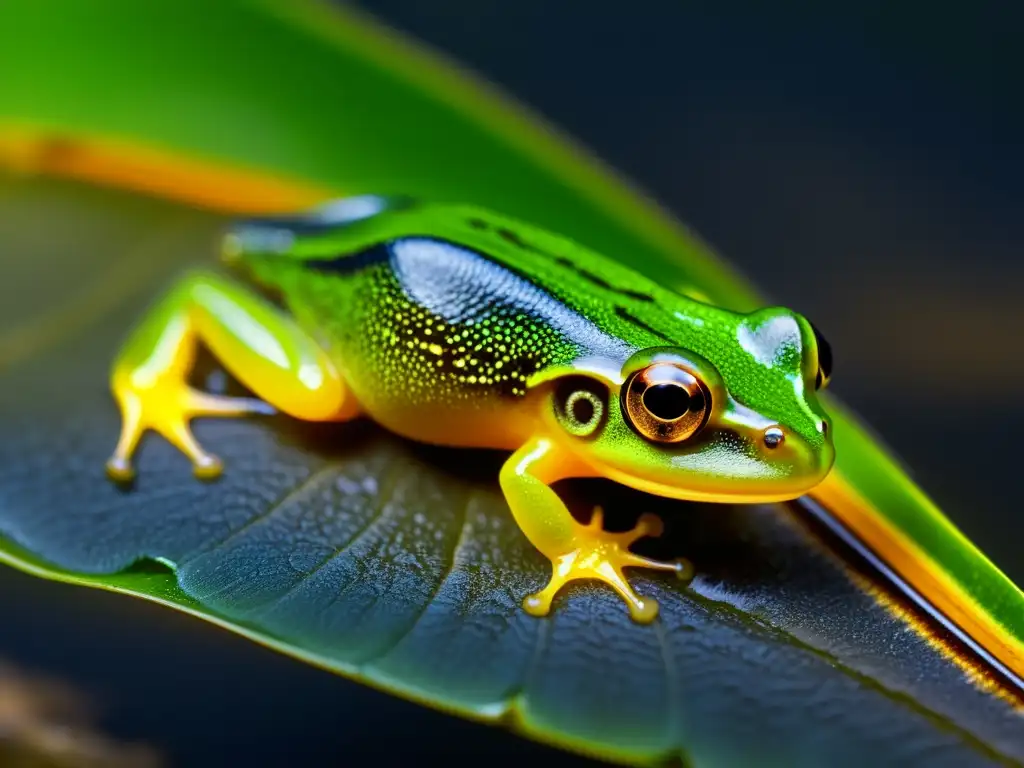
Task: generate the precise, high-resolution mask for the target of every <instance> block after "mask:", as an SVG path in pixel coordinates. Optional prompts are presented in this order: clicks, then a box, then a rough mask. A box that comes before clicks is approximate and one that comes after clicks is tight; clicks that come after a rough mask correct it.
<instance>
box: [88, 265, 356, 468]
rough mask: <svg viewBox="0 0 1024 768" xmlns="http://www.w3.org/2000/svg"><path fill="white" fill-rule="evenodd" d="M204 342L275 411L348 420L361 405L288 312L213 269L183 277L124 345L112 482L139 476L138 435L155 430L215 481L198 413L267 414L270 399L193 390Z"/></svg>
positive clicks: (215, 462)
mask: <svg viewBox="0 0 1024 768" xmlns="http://www.w3.org/2000/svg"><path fill="white" fill-rule="evenodd" d="M198 342H202V343H204V344H205V345H206V346H207V347H208V348H209V349H210V351H211V352H212V353H213V354H214V355H215V356H216V357H217V359H218V360H219V361H220V362H221V363H223V365H224V366H225V368H227V370H228V371H230V372H231V374H232V375H234V376H235V378H237V379H238V380H239V381H240V382H242V383H243V384H244V385H246V386H247V387H248V388H249V389H251V390H252V391H253V392H254V393H255V394H256V395H257V396H258V397H260V398H262V401H265V402H266V403H269V404H270V405H271V406H273V407H274V408H277V409H278V410H281V411H283V412H285V413H288V414H290V415H292V416H295V417H297V418H300V419H305V420H309V421H327V420H342V419H346V418H351V417H353V416H355V415H356V414H357V412H358V407H357V405H356V403H355V401H354V399H353V398H352V397H351V396H350V395H349V394H348V393H347V392H346V388H345V385H344V382H343V381H342V379H341V376H340V375H339V373H338V371H337V370H336V368H335V366H334V365H333V364H332V363H331V361H330V359H329V358H328V357H327V354H326V353H325V352H324V351H323V349H321V347H320V346H319V345H317V344H316V342H314V341H313V340H312V339H310V338H309V337H308V336H307V335H306V334H305V333H304V332H303V331H302V330H301V329H300V328H299V326H298V325H297V324H296V323H295V322H294V321H293V320H292V319H291V318H290V317H288V316H287V315H285V314H284V313H282V312H280V311H279V310H278V309H277V308H275V307H274V306H273V305H272V304H270V303H269V302H267V301H265V300H264V299H263V298H261V297H259V296H257V295H256V294H253V293H252V292H250V291H248V290H247V289H246V288H244V287H243V286H240V285H236V284H235V283H232V282H230V281H228V280H225V279H224V278H221V277H218V276H217V275H213V274H206V273H198V274H193V275H190V276H188V277H186V278H184V279H183V280H181V281H180V282H179V283H178V284H177V285H176V286H175V287H174V288H172V289H171V291H170V292H169V293H168V294H167V295H166V296H164V297H163V299H162V300H161V301H159V302H158V303H157V305H156V306H155V307H153V309H152V310H151V311H150V312H149V314H148V315H147V316H146V317H145V319H144V320H143V321H142V323H141V324H140V325H139V326H138V327H137V328H136V329H135V331H134V332H133V333H132V335H131V336H130V337H129V338H128V340H127V342H126V343H125V345H124V347H123V348H122V349H121V352H120V354H119V355H118V358H117V360H116V361H115V363H114V367H113V371H112V374H111V390H112V392H113V394H114V397H115V399H116V400H117V402H118V405H119V406H120V409H121V417H122V426H121V436H120V439H119V440H118V443H117V447H116V448H115V449H114V453H113V455H112V456H111V457H110V459H109V460H108V461H107V473H108V474H109V475H110V477H111V478H113V479H115V480H126V479H129V478H131V476H132V474H133V470H132V464H131V458H132V454H133V453H134V452H135V448H136V446H137V444H138V442H139V438H140V437H141V436H142V434H143V433H144V432H145V431H146V430H147V429H152V430H154V431H156V432H158V433H160V434H161V435H163V436H164V437H165V438H167V440H169V441H170V442H171V443H173V444H174V445H175V446H177V447H178V448H179V449H180V450H181V451H182V452H183V453H184V454H185V455H186V456H188V458H189V459H191V461H192V465H193V468H194V470H195V473H196V475H197V476H200V477H207V478H208V477H215V476H216V475H218V474H219V473H220V471H221V462H220V460H219V459H217V457H215V456H213V455H211V454H209V453H207V452H206V451H205V450H203V448H202V447H201V446H200V445H199V443H198V442H197V441H196V439H195V437H194V436H193V435H192V431H191V429H190V428H189V421H190V420H191V419H193V418H195V417H197V416H240V415H244V414H248V413H255V412H266V410H267V408H266V405H264V402H261V401H260V400H252V399H249V398H234V397H224V396H219V395H213V394H209V393H207V392H201V391H198V390H196V389H193V388H192V387H190V386H189V385H188V383H187V378H188V375H189V373H190V371H191V369H192V365H193V362H194V360H195V354H196V347H197V344H198Z"/></svg>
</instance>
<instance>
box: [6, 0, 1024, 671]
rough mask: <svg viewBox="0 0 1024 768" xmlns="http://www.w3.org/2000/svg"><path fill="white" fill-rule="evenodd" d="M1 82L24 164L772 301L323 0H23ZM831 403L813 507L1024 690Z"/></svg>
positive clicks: (10, 3) (944, 557) (876, 452)
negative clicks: (626, 269) (532, 232)
mask: <svg viewBox="0 0 1024 768" xmlns="http://www.w3.org/2000/svg"><path fill="white" fill-rule="evenodd" d="M111 19H116V20H117V23H116V24H112V23H110V20H111ZM0 72H3V73H4V77H3V78H0V162H6V163H7V164H8V165H12V164H13V165H14V166H16V167H20V168H22V169H27V170H29V171H37V170H38V171H46V172H59V173H63V174H69V175H72V176H76V177H84V178H88V179H92V180H101V181H103V182H105V183H114V184H120V185H126V186H130V187H132V188H135V189H145V190H150V191H155V192H158V193H159V194H161V195H165V196H171V197H176V198H179V199H185V200H188V201H190V202H193V203H201V204H203V205H206V206H211V207H215V208H217V209H219V210H267V209H272V208H282V209H290V208H294V207H296V206H298V205H300V204H304V203H313V202H316V201H318V200H320V199H321V198H323V197H324V196H327V195H339V194H354V193H359V192H370V193H376V194H381V193H383V194H400V195H412V196H415V197H420V198H425V199H435V200H457V201H463V202H464V201H472V202H474V203H477V204H481V205H484V206H489V207H492V208H494V209H496V210H500V211H502V212H504V213H506V214H512V215H515V216H519V217H521V218H523V219H526V220H529V221H533V222H534V223H537V224H540V225H544V226H547V227H548V228H550V229H552V230H554V231H557V232H560V233H562V234H565V235H569V236H571V237H574V238H576V239H577V240H579V241H581V242H583V243H586V244H588V245H590V246H592V247H594V248H595V249H596V250H598V251H599V252H603V253H607V254H609V255H612V256H614V257H618V258H620V259H623V260H627V261H628V262H629V263H630V265H632V266H633V267H634V268H636V269H638V270H640V271H642V272H645V273H647V274H648V275H649V276H651V277H652V278H654V279H656V280H658V281H659V282H662V283H664V284H666V285H670V286H673V287H676V288H680V289H687V290H690V291H691V292H696V293H697V294H701V295H704V296H706V297H708V298H709V299H711V300H712V301H713V302H715V303H717V304H720V305H722V306H725V307H730V308H734V309H737V310H750V309H754V308H756V307H758V306H759V305H760V303H761V302H760V300H759V298H758V296H757V293H756V291H754V290H753V288H752V287H751V286H749V285H748V284H746V282H745V281H744V280H742V279H741V277H740V276H738V275H737V274H735V273H734V272H733V270H731V269H730V268H729V267H728V266H727V265H726V264H725V263H724V262H723V261H721V260H719V259H717V258H715V256H714V255H713V254H712V253H711V252H710V250H709V249H708V248H707V247H706V246H705V245H703V244H702V243H701V242H699V240H698V239H697V238H695V237H694V236H693V235H692V234H691V233H689V232H687V231H686V230H685V229H684V228H683V227H681V226H679V224H678V223H676V222H675V221H673V220H672V219H671V218H670V217H668V216H667V215H665V213H664V212H662V211H660V210H658V209H657V207H656V206H655V205H654V204H653V203H652V202H651V201H649V200H645V199H644V198H643V197H641V196H640V195H639V194H637V193H635V192H633V191H631V190H630V189H629V188H628V187H627V186H626V185H625V184H624V183H623V181H622V180H619V179H616V178H615V177H614V176H613V175H612V174H610V173H609V172H608V170H607V169H604V168H602V167H601V166H600V165H599V164H598V163H597V162H596V161H595V160H594V159H593V158H588V157H587V156H586V154H585V153H584V152H582V151H581V150H579V149H578V148H576V147H573V146H572V145H570V144H568V143H567V142H566V141H565V140H564V139H562V138H561V137H559V136H558V135H557V133H556V132H555V131H553V130H552V129H551V128H550V127H549V126H546V125H544V124H543V122H542V121H540V120H539V119H538V118H537V117H536V116H533V115H530V114H529V113H528V112H526V111H525V110H523V109H522V108H517V107H514V106H513V105H512V104H510V103H509V102H508V101H507V100H505V99H503V98H501V97H500V96H499V95H498V94H496V93H495V92H494V91H493V89H491V88H489V87H487V86H485V85H483V84H481V83H478V82H476V81H474V80H473V79H472V78H471V77H470V76H468V75H467V74H466V73H463V72H459V71H458V70H456V69H455V68H454V67H452V66H450V65H447V64H445V62H443V61H441V60H439V59H438V57H436V56H432V55H430V54H428V53H427V52H425V51H423V50H421V49H419V48H417V47H415V46H412V45H411V44H409V43H408V42H407V41H404V40H402V39H401V38H400V37H399V36H397V35H396V34H394V33H393V32H392V31H390V30H387V29H384V28H382V27H380V26H379V25H377V24H375V23H373V22H372V21H369V20H367V19H366V18H364V17H363V16H361V15H360V14H358V13H357V12H354V11H353V10H351V9H349V8H346V9H344V10H343V9H341V8H339V7H332V6H330V5H328V4H327V3H326V2H325V1H324V0H290V1H289V2H287V3H280V2H273V1H272V0H233V2H225V3H216V4H211V3H209V2H207V1H206V0H178V2H174V3H161V4H154V3H139V2H136V1H135V0H94V2H91V3H87V4H85V3H81V2H77V1H76V0H46V2H39V1H38V0H7V1H6V2H5V3H3V4H0ZM133 268H137V269H144V268H145V265H135V266H134V267H133ZM115 277H121V278H122V279H126V278H123V273H118V274H117V275H115ZM92 300H94V297H91V296H86V297H85V298H84V299H82V301H84V302H88V301H92ZM73 311H74V309H73V308H72V309H71V310H69V312H71V313H72V314H73ZM12 343H13V342H12ZM823 400H824V402H825V405H826V409H827V410H828V411H829V413H830V414H831V415H832V418H833V423H834V426H835V430H834V432H835V442H836V447H837V457H838V458H837V462H836V468H835V470H834V471H833V473H832V475H831V477H830V478H829V480H828V481H827V482H826V483H825V484H823V485H822V486H820V487H819V488H818V489H816V490H815V493H814V495H815V497H816V498H817V499H818V500H819V501H820V502H821V503H822V504H823V505H824V506H825V507H826V508H827V509H828V511H829V512H830V513H831V515H833V516H834V517H835V518H836V519H837V520H838V521H840V522H841V523H842V524H843V525H844V526H845V527H846V528H847V529H849V531H850V532H852V533H853V534H854V535H856V536H857V537H859V538H860V540H861V541H862V543H863V544H865V545H866V546H867V547H868V548H870V549H872V550H873V551H874V552H875V553H877V554H878V555H879V556H881V557H882V558H883V560H884V561H885V562H886V564H887V567H889V568H890V569H892V570H894V571H895V572H896V573H897V574H898V575H899V576H900V577H901V578H902V579H903V580H904V581H905V582H907V583H908V584H909V585H910V586H911V587H912V588H913V589H914V590H915V591H916V593H917V594H918V595H920V596H922V597H924V598H925V599H926V600H927V601H930V602H931V604H932V605H933V606H934V607H935V608H936V609H937V610H938V612H940V613H941V614H943V615H944V617H945V619H946V620H947V621H948V622H950V623H951V624H953V625H955V626H957V627H958V631H959V632H960V633H961V634H962V635H966V636H967V637H968V638H970V642H972V643H973V644H975V645H978V646H980V647H981V648H982V649H983V650H984V652H985V653H986V654H987V655H988V656H989V657H990V658H991V659H992V660H993V661H994V662H995V663H996V664H997V665H1000V666H1001V667H1002V668H1003V669H1004V670H1005V671H1006V672H1007V676H1008V677H1012V678H1014V679H1015V684H1016V685H1017V686H1018V687H1022V688H1024V683H1022V682H1021V681H1022V680H1024V593H1022V592H1021V590H1020V589H1019V588H1018V587H1017V586H1016V585H1014V584H1013V583H1012V582H1011V581H1010V580H1009V579H1008V578H1007V577H1006V576H1005V575H1004V574H1002V573H1001V572H1000V571H999V570H998V569H997V568H996V567H995V566H994V565H993V564H992V563H991V562H990V561H989V560H988V559H987V558H986V557H985V556H984V555H983V554H982V553H981V552H979V551H978V550H977V548H976V547H975V546H973V545H972V544H971V542H970V541H968V540H967V539H966V538H965V537H964V536H962V535H961V534H960V532H959V531H957V530H956V528H955V527H954V526H953V525H952V524H951V523H950V521H949V520H948V519H947V518H946V517H945V516H944V515H943V514H942V512H941V511H940V510H939V509H938V508H937V507H936V506H935V504H933V503H932V502H931V501H930V500H929V499H928V498H927V496H925V494H924V493H922V491H921V490H920V489H919V488H917V487H916V486H915V485H914V484H913V483H912V482H911V481H910V480H909V479H908V478H907V476H906V474H905V473H904V472H903V471H902V469H901V468H900V466H899V464H898V463H897V462H896V461H895V459H894V458H893V457H892V456H891V455H890V454H889V452H888V451H886V450H885V449H884V447H883V446H882V445H881V443H880V442H879V440H878V439H877V438H875V437H874V436H873V435H872V434H870V433H869V432H868V431H867V430H866V429H865V428H864V427H863V426H862V425H861V424H859V423H858V420H857V419H856V418H855V417H854V416H853V415H852V414H850V413H849V412H848V411H847V410H846V409H845V408H844V407H843V406H842V404H840V403H837V402H836V401H835V399H834V398H830V397H824V398H823Z"/></svg>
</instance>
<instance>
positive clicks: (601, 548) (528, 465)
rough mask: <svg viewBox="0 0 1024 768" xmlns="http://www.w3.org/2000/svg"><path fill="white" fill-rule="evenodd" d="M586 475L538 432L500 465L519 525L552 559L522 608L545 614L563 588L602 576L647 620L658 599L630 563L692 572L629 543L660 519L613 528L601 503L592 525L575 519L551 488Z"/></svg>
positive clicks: (650, 532)
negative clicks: (632, 578) (628, 573)
mask: <svg viewBox="0 0 1024 768" xmlns="http://www.w3.org/2000/svg"><path fill="white" fill-rule="evenodd" d="M585 474H587V471H586V470H585V469H584V468H581V467H580V466H579V465H578V464H577V462H576V461H575V460H574V459H573V458H572V457H571V456H570V455H569V454H567V453H565V452H563V451H560V450H559V448H558V446H557V445H556V444H555V443H554V442H553V441H551V440H549V439H547V438H543V437H537V438H534V439H533V440H531V441H529V442H528V443H527V444H526V445H524V446H523V447H522V448H520V449H519V450H518V451H516V452H515V453H514V454H513V455H512V456H511V458H509V460H508V461H507V462H506V463H505V465H504V466H503V467H502V469H501V476H500V477H501V488H502V490H503V491H504V493H505V499H506V501H508V504H509V507H511V509H512V514H513V515H514V516H515V519H516V522H517V523H518V524H519V527H520V529H522V531H523V533H524V534H525V535H526V538H527V539H529V540H530V543H532V544H533V545H534V546H535V547H536V548H537V549H538V550H540V552H541V553H542V554H543V555H544V556H545V557H547V558H548V559H549V560H551V565H552V574H551V580H550V581H549V582H548V584H547V586H546V587H544V589H542V590H541V591H540V592H538V593H536V594H534V595H530V596H528V597H527V598H526V599H525V600H524V601H523V607H524V608H525V610H526V611H527V612H528V613H531V614H533V615H534V616H545V615H547V613H548V612H549V611H550V610H551V602H552V600H553V599H554V597H555V595H556V594H558V592H559V590H561V588H562V587H563V586H565V585H566V584H567V583H568V582H570V581H574V580H576V579H597V580H599V581H603V582H604V583H606V584H608V585H609V586H610V587H611V588H612V589H614V590H615V591H616V592H617V593H618V594H619V595H620V596H621V597H622V599H623V600H625V601H626V605H627V606H628V607H629V612H630V615H631V616H632V617H633V619H634V620H635V621H638V622H642V623H647V622H650V621H653V620H654V618H655V617H656V616H657V615H658V603H657V601H656V600H654V599H653V598H643V597H640V596H639V595H638V594H637V593H636V592H635V591H634V590H633V588H632V587H631V586H630V585H629V582H628V580H627V579H626V577H625V576H624V575H623V573H622V569H623V568H625V567H637V568H653V569H655V570H662V571H671V572H673V573H675V574H676V575H677V576H679V577H680V578H688V577H689V575H690V573H691V567H690V565H689V563H687V562H686V561H684V560H676V561H671V562H661V561H658V560H651V559H649V558H646V557H641V556H640V555H637V554H634V553H633V552H630V551H629V547H630V545H631V544H633V542H635V541H636V540H637V539H641V538H643V537H645V536H657V535H659V534H660V533H661V520H660V519H658V518H657V517H656V516H655V515H643V516H642V517H641V518H640V520H639V521H638V522H637V525H636V527H635V528H633V530H631V531H627V532H625V533H611V532H609V531H605V530H604V529H603V527H602V523H603V514H602V511H601V508H600V507H597V508H595V510H594V514H593V516H592V518H591V520H590V523H589V524H587V525H583V524H580V523H578V522H576V520H575V519H574V518H573V516H572V514H571V513H570V512H569V510H568V508H567V507H566V506H565V504H564V503H563V502H562V500H561V499H560V498H559V497H558V494H556V493H555V492H554V491H553V490H551V488H550V487H549V486H550V484H551V483H554V482H556V481H557V480H561V479H563V478H569V477H580V476H581V475H585Z"/></svg>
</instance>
